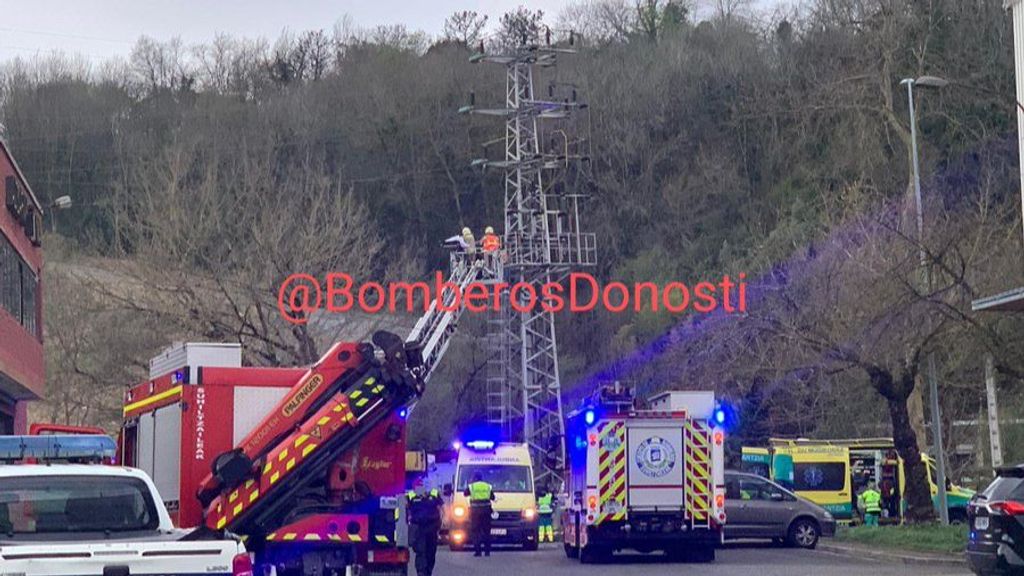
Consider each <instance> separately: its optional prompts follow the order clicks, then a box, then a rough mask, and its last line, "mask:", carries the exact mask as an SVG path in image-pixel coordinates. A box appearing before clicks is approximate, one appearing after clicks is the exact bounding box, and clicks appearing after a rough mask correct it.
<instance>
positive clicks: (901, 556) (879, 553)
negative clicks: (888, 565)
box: [817, 542, 967, 566]
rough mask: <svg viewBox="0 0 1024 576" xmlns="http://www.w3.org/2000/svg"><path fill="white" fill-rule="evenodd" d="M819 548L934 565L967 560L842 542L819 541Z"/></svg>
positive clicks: (857, 555) (965, 561)
mask: <svg viewBox="0 0 1024 576" xmlns="http://www.w3.org/2000/svg"><path fill="white" fill-rule="evenodd" d="M817 549H818V550H820V551H822V552H828V553H830V554H836V555H839V556H849V557H852V558H871V559H873V560H885V561H888V562H902V563H903V564H918V565H921V564H924V565H932V566H966V565H967V560H966V559H965V558H963V557H960V556H953V555H939V554H927V553H914V552H899V551H889V550H875V549H872V548H867V547H864V546H846V545H842V544H831V543H824V542H819V543H818V548H817Z"/></svg>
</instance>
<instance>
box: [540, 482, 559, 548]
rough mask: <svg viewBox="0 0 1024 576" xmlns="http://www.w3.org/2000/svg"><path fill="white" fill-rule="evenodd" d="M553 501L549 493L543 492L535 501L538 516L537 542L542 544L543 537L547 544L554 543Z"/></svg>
mask: <svg viewBox="0 0 1024 576" xmlns="http://www.w3.org/2000/svg"><path fill="white" fill-rule="evenodd" d="M553 500H554V497H553V496H552V495H551V492H550V491H545V492H544V495H543V496H541V497H540V498H539V499H537V514H539V515H540V520H539V521H538V523H537V542H543V541H544V537H545V536H546V537H547V539H548V542H554V541H555V528H554V524H553V523H552V518H554V516H555V508H554V503H553Z"/></svg>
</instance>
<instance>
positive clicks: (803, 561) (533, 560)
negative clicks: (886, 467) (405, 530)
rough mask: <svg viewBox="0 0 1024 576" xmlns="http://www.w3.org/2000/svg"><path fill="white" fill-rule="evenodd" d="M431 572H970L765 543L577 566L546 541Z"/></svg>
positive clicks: (798, 575)
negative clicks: (693, 560) (705, 560)
mask: <svg viewBox="0 0 1024 576" xmlns="http://www.w3.org/2000/svg"><path fill="white" fill-rule="evenodd" d="M434 574H435V576H462V575H465V576H476V575H479V574H483V575H485V576H575V575H579V576H603V575H608V576H629V575H636V576H661V575H665V576H668V575H673V576H677V575H680V574H684V575H686V576H703V575H708V576H833V575H834V576H860V575H864V576H897V575H899V576H906V575H912V574H922V575H923V574H928V575H936V576H939V575H943V576H945V575H954V574H956V575H968V574H970V572H969V571H968V570H967V569H957V568H955V567H949V568H945V567H938V568H937V567H935V566H922V565H912V564H890V563H884V562H876V561H871V560H860V559H856V558H848V557H845V556H838V555H835V554H830V553H828V552H819V551H809V550H792V549H787V548H775V547H771V546H767V545H764V546H762V545H757V544H753V545H750V544H743V545H729V546H728V547H727V548H725V549H724V550H719V551H718V559H717V561H716V562H715V563H713V564H676V563H671V562H668V561H666V560H665V559H664V558H662V557H659V556H657V555H651V556H638V555H631V556H619V555H617V556H616V557H615V559H614V560H613V561H612V563H611V564H604V565H597V566H594V565H581V564H580V563H579V562H578V561H576V560H569V559H568V558H566V557H565V554H564V553H563V552H562V549H561V546H557V547H556V546H553V545H551V544H546V545H544V546H543V547H542V548H541V549H540V550H538V551H537V552H522V551H513V550H509V551H504V550H503V551H495V552H494V555H493V556H491V557H490V558H474V557H473V554H472V553H468V552H458V553H453V552H449V551H448V549H447V548H441V549H439V550H438V554H437V567H436V568H435V570H434Z"/></svg>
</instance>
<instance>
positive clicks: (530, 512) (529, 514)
mask: <svg viewBox="0 0 1024 576" xmlns="http://www.w3.org/2000/svg"><path fill="white" fill-rule="evenodd" d="M536 516H537V511H536V510H534V509H533V508H523V520H533V519H534V518H535V517H536Z"/></svg>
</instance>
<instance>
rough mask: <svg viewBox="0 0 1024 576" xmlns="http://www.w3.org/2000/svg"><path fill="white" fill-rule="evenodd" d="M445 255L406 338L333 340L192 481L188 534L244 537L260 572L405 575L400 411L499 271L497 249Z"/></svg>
mask: <svg viewBox="0 0 1024 576" xmlns="http://www.w3.org/2000/svg"><path fill="white" fill-rule="evenodd" d="M450 265H451V270H450V276H449V283H448V284H447V285H446V288H445V289H444V290H442V291H441V293H440V294H436V295H435V299H434V301H433V302H430V303H428V304H426V305H425V306H426V312H425V314H424V315H423V316H422V317H421V318H420V319H419V321H418V322H417V323H416V325H415V327H414V329H413V330H412V332H411V333H410V335H409V336H408V337H407V338H406V339H405V340H404V341H403V340H402V339H401V338H399V337H398V336H396V335H395V334H392V333H388V332H378V333H376V334H374V336H373V338H372V344H371V343H344V342H342V343H337V344H335V345H333V346H332V347H331V348H330V349H329V350H328V351H327V352H326V353H325V354H324V355H323V357H322V358H321V359H320V360H319V361H318V362H316V363H315V364H314V365H312V366H311V367H310V368H309V369H308V370H307V371H306V372H305V374H304V375H303V376H302V377H301V378H299V380H298V381H297V382H296V383H295V385H294V386H293V387H292V388H291V389H290V390H289V391H288V393H287V394H285V395H284V397H283V398H282V399H281V400H280V401H279V402H278V403H277V404H276V405H275V406H274V407H273V409H272V410H271V411H269V412H268V413H267V415H266V416H265V417H264V418H263V419H262V421H260V423H259V424H257V425H256V426H255V427H254V428H253V429H252V431H251V432H250V433H249V434H248V435H247V436H246V437H245V438H244V439H243V440H242V441H240V442H239V443H238V444H237V445H236V447H235V448H234V449H233V450H231V451H229V452H226V453H224V454H221V455H220V456H218V457H217V458H215V459H214V461H213V466H212V471H211V473H210V474H209V475H208V476H207V477H206V478H205V479H203V480H202V481H201V482H200V483H199V488H198V493H197V496H198V498H199V500H200V502H201V503H202V505H203V507H204V510H205V513H204V524H205V528H204V530H201V531H198V532H197V536H195V537H201V536H200V535H199V534H201V533H203V532H206V533H209V532H216V533H224V532H230V533H233V534H238V535H241V536H243V537H245V539H246V545H247V547H248V549H249V550H250V551H253V552H254V553H255V555H256V565H257V566H261V567H262V569H263V571H264V574H265V575H266V576H271V575H273V576H291V575H296V576H298V575H303V576H305V575H307V574H317V575H321V574H332V573H333V574H346V573H347V574H351V573H353V572H356V571H360V570H362V571H365V572H376V573H390V572H395V573H401V574H404V573H405V565H406V563H407V562H408V552H407V551H406V549H405V548H403V547H402V546H400V545H399V542H398V540H399V534H400V533H401V530H400V526H399V518H400V513H399V509H400V508H401V498H400V495H401V493H402V490H403V488H404V465H405V460H404V457H405V442H404V439H405V428H404V420H405V417H406V416H407V414H408V410H409V409H410V408H411V407H412V406H413V405H414V404H415V402H416V401H417V400H418V399H419V397H420V396H422V395H423V393H424V392H425V390H426V383H427V381H428V380H429V379H430V376H431V374H432V373H433V372H434V370H435V369H436V368H437V366H438V365H439V363H440V362H441V359H442V358H443V356H444V354H445V352H446V351H447V349H448V346H449V344H450V343H451V338H452V337H453V335H454V333H455V330H456V327H457V324H458V321H459V318H460V316H461V314H462V312H463V310H464V307H463V306H462V305H461V303H460V302H458V301H457V299H458V298H459V297H460V295H461V294H464V293H465V290H466V288H467V287H469V286H470V285H471V284H473V283H474V282H490V281H494V280H495V279H499V278H501V277H502V271H501V258H500V256H499V253H498V252H493V253H489V254H483V253H480V252H467V251H466V250H463V249H460V250H453V251H452V253H451V256H450ZM454 287H457V290H456V289H453V288H454ZM363 445H366V446H363ZM360 447H364V448H366V450H365V451H364V455H363V458H364V459H360V457H359V456H358V450H359V449H360ZM367 453H372V455H373V459H372V460H370V459H369V458H370V457H369V456H367V455H366V454H367ZM353 454H356V455H355V456H352V455H353ZM367 463H370V464H367ZM257 576H263V575H257Z"/></svg>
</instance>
